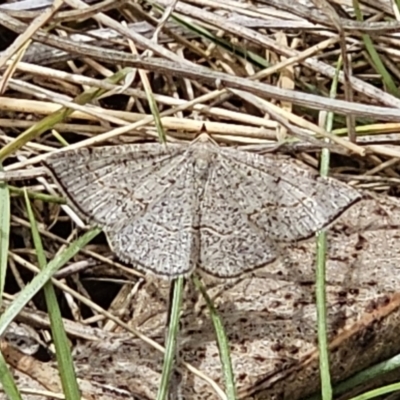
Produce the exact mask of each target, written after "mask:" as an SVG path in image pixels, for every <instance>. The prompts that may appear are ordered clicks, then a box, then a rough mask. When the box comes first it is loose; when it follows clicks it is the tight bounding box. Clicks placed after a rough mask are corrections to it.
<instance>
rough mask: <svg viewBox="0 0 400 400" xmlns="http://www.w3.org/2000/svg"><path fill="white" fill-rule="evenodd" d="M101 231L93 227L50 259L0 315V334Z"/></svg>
mask: <svg viewBox="0 0 400 400" xmlns="http://www.w3.org/2000/svg"><path fill="white" fill-rule="evenodd" d="M100 232H101V229H99V228H94V229H92V230H90V231H88V232H86V233H85V234H84V235H82V236H81V237H80V238H78V239H77V240H75V241H74V242H73V243H71V244H70V245H69V246H68V247H67V248H66V249H65V250H64V251H63V252H62V253H61V254H59V255H57V256H56V257H55V258H54V259H53V260H52V261H50V262H49V263H48V264H47V265H46V267H45V268H44V269H43V270H42V271H40V272H39V273H38V274H37V275H36V276H35V277H34V278H33V279H32V281H31V282H30V283H29V284H28V285H26V286H25V288H24V289H23V290H22V291H21V292H20V293H19V294H18V296H17V297H16V299H15V300H14V301H13V302H12V303H11V305H10V306H9V307H8V308H7V309H6V310H5V311H4V313H3V314H2V315H1V316H0V336H2V335H3V334H4V332H5V331H6V329H7V326H8V325H9V324H10V323H11V322H12V321H13V320H14V318H15V317H16V316H17V315H18V314H19V312H20V311H21V310H22V309H23V308H24V307H25V306H26V304H27V303H28V302H29V301H30V300H31V299H32V298H33V296H35V294H36V293H38V292H39V290H40V289H41V288H42V287H43V286H44V285H45V284H46V283H47V281H48V280H49V279H50V278H51V277H52V276H53V275H54V273H55V272H56V271H58V270H59V269H60V268H61V267H62V266H63V265H64V264H65V263H67V262H68V261H69V260H70V259H71V258H72V257H74V256H75V255H76V254H77V253H78V252H79V250H81V249H82V248H83V247H84V246H86V244H88V243H89V242H90V241H91V240H92V239H93V238H94V237H96V236H97V235H98V234H99V233H100Z"/></svg>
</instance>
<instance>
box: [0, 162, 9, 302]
mask: <svg viewBox="0 0 400 400" xmlns="http://www.w3.org/2000/svg"><path fill="white" fill-rule="evenodd" d="M2 170H3V168H2V167H1V166H0V171H2ZM10 218H11V212H10V191H9V188H8V185H7V183H5V182H0V303H1V299H2V298H3V291H4V284H5V280H6V272H7V263H8V246H9V240H10Z"/></svg>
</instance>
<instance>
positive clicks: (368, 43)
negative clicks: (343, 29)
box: [353, 0, 400, 98]
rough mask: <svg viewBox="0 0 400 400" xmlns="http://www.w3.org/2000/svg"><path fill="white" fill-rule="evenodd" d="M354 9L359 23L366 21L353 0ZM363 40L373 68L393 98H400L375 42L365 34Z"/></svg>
mask: <svg viewBox="0 0 400 400" xmlns="http://www.w3.org/2000/svg"><path fill="white" fill-rule="evenodd" d="M353 7H354V12H355V14H356V18H357V21H360V22H362V21H364V18H363V15H362V11H361V8H360V4H359V2H358V0H353ZM362 39H363V42H364V45H365V48H366V49H367V52H368V54H369V56H370V57H371V60H372V63H373V67H374V68H375V70H376V71H377V72H378V74H380V76H381V77H382V80H383V82H384V83H385V85H386V87H387V89H388V91H389V93H391V94H392V95H393V96H396V97H398V98H400V91H399V89H398V88H397V85H396V83H395V82H394V81H393V79H392V77H391V75H390V73H389V72H388V70H387V69H386V67H385V64H384V63H383V62H382V60H381V57H379V54H378V52H377V51H376V49H375V46H374V42H373V41H372V39H371V37H370V36H369V35H367V34H363V35H362Z"/></svg>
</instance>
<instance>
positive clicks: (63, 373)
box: [25, 190, 80, 400]
mask: <svg viewBox="0 0 400 400" xmlns="http://www.w3.org/2000/svg"><path fill="white" fill-rule="evenodd" d="M25 203H26V208H27V211H28V217H29V222H30V224H31V231H32V238H33V243H34V245H35V250H36V254H37V258H38V263H39V267H40V269H41V270H44V269H45V268H46V266H47V260H46V256H45V253H44V249H43V245H42V241H41V238H40V234H39V231H38V228H37V224H36V220H35V217H34V215H33V212H32V207H31V204H30V202H29V198H28V194H27V191H26V190H25ZM43 291H44V297H45V300H46V306H47V310H48V313H49V319H50V326H51V333H52V336H53V341H54V346H55V348H56V358H57V363H58V371H59V373H60V379H61V384H62V387H63V391H64V396H65V399H66V400H75V399H79V398H80V390H79V386H78V382H77V379H76V374H75V370H74V364H73V361H72V356H71V352H70V350H69V345H68V338H67V334H66V333H65V329H64V324H63V320H62V316H61V312H60V308H59V306H58V302H57V296H56V292H55V290H54V287H53V284H52V282H51V281H48V282H47V283H46V284H45V285H44V287H43Z"/></svg>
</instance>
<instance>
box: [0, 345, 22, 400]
mask: <svg viewBox="0 0 400 400" xmlns="http://www.w3.org/2000/svg"><path fill="white" fill-rule="evenodd" d="M0 381H1V386H2V388H3V390H4V392H5V393H6V395H7V398H8V399H10V400H22V397H21V394H20V393H19V391H18V388H17V385H16V384H15V381H14V378H13V376H12V375H11V373H10V370H9V369H8V367H7V363H6V360H5V359H4V356H3V354H2V353H1V352H0Z"/></svg>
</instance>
